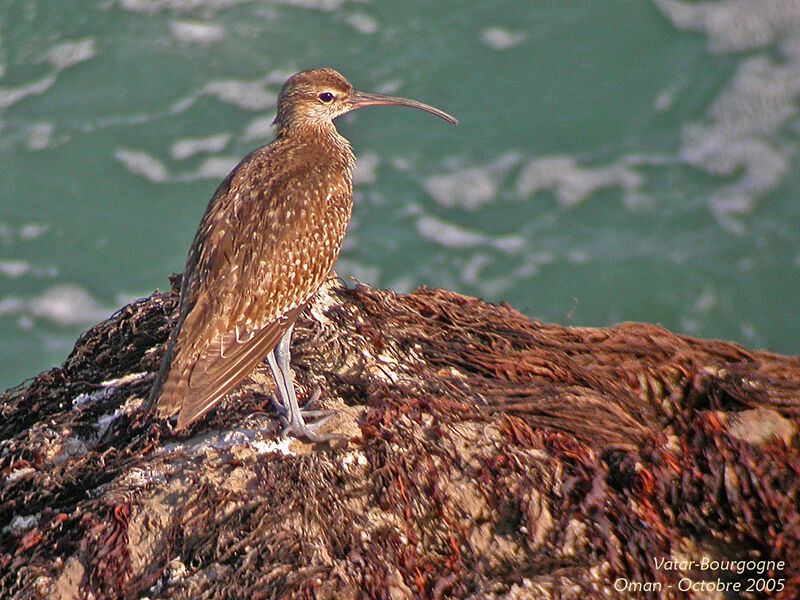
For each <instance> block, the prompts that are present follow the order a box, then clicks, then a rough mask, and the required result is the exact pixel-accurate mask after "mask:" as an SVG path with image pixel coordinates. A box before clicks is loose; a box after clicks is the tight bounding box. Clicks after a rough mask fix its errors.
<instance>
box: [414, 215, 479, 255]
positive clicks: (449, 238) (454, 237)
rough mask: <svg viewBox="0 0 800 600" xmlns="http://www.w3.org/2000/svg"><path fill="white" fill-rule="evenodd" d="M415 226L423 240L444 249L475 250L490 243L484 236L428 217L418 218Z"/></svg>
mask: <svg viewBox="0 0 800 600" xmlns="http://www.w3.org/2000/svg"><path fill="white" fill-rule="evenodd" d="M416 225H417V231H418V232H419V234H420V235H421V236H422V237H423V238H425V239H426V240H430V241H432V242H435V243H437V244H439V245H441V246H444V247H446V248H462V249H463V248H475V247H478V246H482V245H486V244H488V243H489V242H490V239H489V238H488V237H486V236H484V235H481V234H479V233H476V232H474V231H469V230H468V229H465V228H463V227H459V226H458V225H453V224H452V223H447V222H445V221H442V220H441V219H437V218H436V217H432V216H430V215H422V216H420V217H419V218H418V219H417V222H416Z"/></svg>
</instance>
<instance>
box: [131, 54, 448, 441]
mask: <svg viewBox="0 0 800 600" xmlns="http://www.w3.org/2000/svg"><path fill="white" fill-rule="evenodd" d="M377 105H397V106H407V107H411V108H416V109H420V110H423V111H427V112H429V113H432V114H434V115H436V116H438V117H441V118H442V119H444V120H446V121H448V122H450V123H452V124H454V125H457V124H458V121H457V120H456V119H455V118H453V117H452V116H450V115H449V114H447V113H445V112H444V111H441V110H439V109H438V108H435V107H433V106H429V105H427V104H423V103H421V102H417V101H415V100H409V99H406V98H398V97H394V96H387V95H384V94H376V93H368V92H361V91H357V90H355V89H354V88H353V86H352V85H351V84H350V83H349V82H348V81H347V80H346V79H345V78H344V77H343V76H342V75H341V74H340V73H339V72H337V71H335V70H333V69H330V68H320V69H311V70H307V71H301V72H299V73H296V74H295V75H292V76H291V77H290V78H289V79H288V80H287V81H286V83H285V84H284V85H283V87H282V89H281V91H280V94H279V95H278V102H277V114H276V117H275V120H274V121H273V125H274V126H275V139H274V140H273V141H272V142H270V143H269V144H267V145H265V146H262V147H260V148H258V149H256V150H254V151H253V152H251V153H250V154H248V155H247V156H246V157H245V158H243V159H242V160H241V162H239V164H238V165H236V167H234V168H233V170H232V171H231V172H230V174H229V175H228V176H227V177H226V178H225V179H224V180H223V182H222V183H221V184H220V185H219V187H218V188H217V190H216V192H215V193H214V195H213V196H212V198H211V201H210V202H209V204H208V206H207V208H206V211H205V213H204V215H203V217H202V219H201V222H200V225H199V227H198V229H197V233H196V234H195V237H194V241H193V242H192V245H191V248H190V250H189V254H188V257H187V259H186V267H185V269H184V273H183V277H182V283H181V287H180V296H179V302H178V309H177V319H176V321H175V325H174V327H173V329H172V332H171V334H170V336H169V339H168V341H167V345H166V349H165V351H164V356H163V358H162V361H161V366H160V369H159V372H158V374H157V375H156V378H155V381H154V383H153V386H152V388H151V391H150V394H149V396H148V399H147V401H146V403H145V406H146V407H147V410H148V411H150V410H152V408H153V407H155V410H156V412H157V414H158V417H159V418H160V419H167V420H171V419H172V418H173V417H175V416H176V415H177V421H176V422H175V425H174V428H173V431H180V430H182V429H185V428H187V427H189V426H190V425H191V424H192V423H194V422H195V421H197V420H198V419H200V418H201V417H202V416H204V415H205V414H206V413H207V412H208V411H209V410H211V409H212V408H213V407H214V406H215V405H216V404H217V403H218V402H219V401H220V400H222V399H223V398H224V397H225V396H226V395H227V394H228V393H230V392H231V391H233V390H234V389H235V388H237V387H238V386H239V385H240V384H241V383H242V382H243V380H244V379H246V378H247V377H248V376H249V375H250V374H251V373H252V372H253V371H254V370H255V369H256V368H257V367H258V366H259V364H260V363H262V362H263V361H264V359H265V358H266V360H267V362H268V364H269V368H270V370H271V372H272V375H273V377H274V379H275V384H276V388H277V390H276V396H275V397H273V399H272V401H273V404H274V405H275V407H276V409H277V411H278V413H279V416H280V417H281V419H282V421H283V422H284V429H283V434H284V435H293V436H295V437H298V438H306V439H308V440H311V441H315V442H318V441H325V440H330V439H332V438H334V437H341V436H337V434H335V433H334V434H330V433H329V434H322V433H319V431H318V429H319V427H320V426H321V425H322V424H323V423H324V422H325V421H326V420H327V419H329V418H330V417H331V416H332V415H331V414H330V412H331V411H319V410H316V411H315V410H305V411H304V410H301V409H300V407H299V405H298V402H297V396H296V393H295V389H294V380H293V376H292V371H291V368H290V361H291V352H290V345H291V337H292V330H293V327H294V323H295V320H296V319H297V318H298V316H299V315H300V313H301V312H302V311H303V309H304V308H305V307H306V306H307V305H308V304H309V302H310V301H311V299H312V298H313V297H314V296H315V294H316V293H317V292H318V290H319V288H320V287H321V286H322V284H323V283H324V282H325V280H326V279H327V278H328V277H329V276H330V273H331V272H332V269H333V265H334V263H335V261H336V259H337V258H338V256H339V253H340V251H341V248H342V241H343V240H344V236H345V232H346V229H347V226H348V223H349V221H350V215H351V212H352V208H353V168H354V167H355V155H354V154H353V150H352V148H351V146H350V143H349V142H348V141H347V140H346V139H345V138H344V137H343V136H342V135H340V134H339V132H338V131H337V129H336V126H335V125H334V122H333V121H334V119H336V118H337V117H339V116H341V115H343V114H345V113H348V112H350V111H352V110H355V109H358V108H362V107H365V106H377ZM277 396H280V401H278V399H277ZM318 397H319V389H317V390H316V391H315V393H314V395H313V397H312V398H311V400H309V402H308V403H307V406H309V405H313V403H314V402H315V401H316V399H317V398H318ZM306 418H309V419H311V418H318V420H317V421H316V422H313V423H312V422H310V421H309V422H306Z"/></svg>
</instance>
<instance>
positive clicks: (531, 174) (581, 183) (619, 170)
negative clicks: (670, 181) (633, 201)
mask: <svg viewBox="0 0 800 600" xmlns="http://www.w3.org/2000/svg"><path fill="white" fill-rule="evenodd" d="M643 183H644V177H642V176H641V175H640V174H638V173H637V172H636V171H634V170H633V169H632V168H631V167H629V166H627V165H624V164H621V163H618V164H610V165H607V166H601V167H582V166H580V165H578V164H577V163H576V162H575V159H573V158H572V157H570V156H549V157H544V158H537V159H534V160H532V161H531V162H529V163H528V164H527V165H526V166H525V167H524V168H523V169H522V172H521V173H520V175H519V179H518V180H517V186H516V188H517V193H518V194H520V195H521V196H523V197H529V196H531V195H533V194H534V193H536V192H540V191H543V190H551V191H553V192H554V193H555V195H556V198H557V199H558V201H559V203H560V204H561V205H563V206H575V205H577V204H580V203H581V202H583V201H584V200H586V199H587V198H589V197H590V196H591V195H592V194H594V193H595V192H597V191H598V190H600V189H604V188H609V187H614V186H620V187H622V188H623V189H624V190H625V191H626V192H627V193H636V194H640V193H641V192H640V188H641V186H642V185H643Z"/></svg>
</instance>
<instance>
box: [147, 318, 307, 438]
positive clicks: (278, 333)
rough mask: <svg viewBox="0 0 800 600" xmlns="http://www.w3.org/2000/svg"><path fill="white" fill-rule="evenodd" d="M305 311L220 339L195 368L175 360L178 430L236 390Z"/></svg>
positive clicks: (230, 333)
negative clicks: (178, 403) (184, 374)
mask: <svg viewBox="0 0 800 600" xmlns="http://www.w3.org/2000/svg"><path fill="white" fill-rule="evenodd" d="M304 307H305V305H300V306H297V307H295V308H293V309H291V310H289V311H288V312H286V313H285V314H284V315H283V316H281V317H280V318H279V319H277V320H275V321H273V322H271V323H269V324H268V325H266V326H265V327H262V328H261V329H259V330H257V331H250V332H248V331H240V330H237V331H231V332H227V333H226V334H224V335H220V336H218V337H217V339H215V340H214V341H212V342H211V343H210V344H209V345H208V346H207V347H206V349H205V350H204V351H203V353H202V354H201V355H200V356H199V357H198V358H197V359H196V360H195V361H194V362H193V363H192V364H189V365H181V364H179V360H176V363H175V364H173V365H172V369H171V370H172V371H174V372H175V375H176V377H175V378H174V379H175V385H177V386H181V387H183V388H184V389H183V390H181V392H182V393H180V394H179V396H180V397H181V398H182V402H181V406H180V412H179V413H178V424H177V429H183V428H184V427H186V426H188V425H189V424H191V423H193V422H194V421H196V420H197V419H199V418H200V417H202V416H203V415H204V414H205V413H206V412H208V411H209V410H210V409H211V408H212V407H213V406H214V405H215V404H216V403H217V402H218V401H219V400H220V399H222V398H223V397H224V396H225V395H226V394H227V393H228V392H230V391H231V390H233V389H234V388H235V387H237V386H238V385H239V384H240V383H241V381H242V380H243V379H244V378H246V377H247V376H248V375H249V374H250V373H251V372H252V371H253V370H254V369H255V368H256V367H257V366H258V364H259V363H260V362H261V361H263V360H264V358H265V357H266V356H267V354H269V352H270V351H272V349H273V348H274V347H275V346H276V345H277V344H278V342H279V341H280V339H281V337H282V336H283V335H284V333H285V332H286V331H287V330H288V329H289V327H290V326H291V324H292V323H294V321H295V319H297V316H298V315H299V314H300V312H301V311H302V310H303V308H304ZM179 358H180V357H178V359H179ZM182 372H183V373H187V372H188V377H185V376H181V373H182ZM170 379H172V378H171V377H168V378H167V381H166V383H165V385H164V389H163V394H164V395H165V396H171V395H172V394H171V393H170V391H171V390H170V389H169V388H170V384H171V381H170ZM181 380H182V381H181ZM176 391H177V390H176Z"/></svg>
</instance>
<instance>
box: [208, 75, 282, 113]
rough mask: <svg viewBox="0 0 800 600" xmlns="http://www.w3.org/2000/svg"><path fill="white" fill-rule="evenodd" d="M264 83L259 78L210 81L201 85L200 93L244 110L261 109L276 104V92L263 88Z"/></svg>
mask: <svg viewBox="0 0 800 600" xmlns="http://www.w3.org/2000/svg"><path fill="white" fill-rule="evenodd" d="M264 83H265V82H264V81H263V80H261V79H257V80H253V81H242V80H239V79H223V80H219V81H210V82H208V83H207V84H206V85H205V86H203V89H202V91H201V92H200V95H203V96H213V97H214V98H216V99H217V100H219V101H220V102H224V103H226V104H232V105H233V106H237V107H239V108H243V109H245V110H253V111H262V110H266V109H268V108H272V107H274V106H276V104H277V100H278V95H277V94H276V93H274V92H271V91H267V90H265V89H264Z"/></svg>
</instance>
